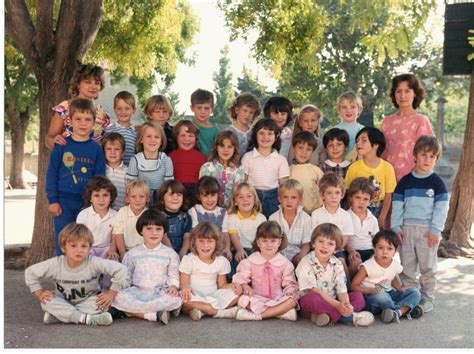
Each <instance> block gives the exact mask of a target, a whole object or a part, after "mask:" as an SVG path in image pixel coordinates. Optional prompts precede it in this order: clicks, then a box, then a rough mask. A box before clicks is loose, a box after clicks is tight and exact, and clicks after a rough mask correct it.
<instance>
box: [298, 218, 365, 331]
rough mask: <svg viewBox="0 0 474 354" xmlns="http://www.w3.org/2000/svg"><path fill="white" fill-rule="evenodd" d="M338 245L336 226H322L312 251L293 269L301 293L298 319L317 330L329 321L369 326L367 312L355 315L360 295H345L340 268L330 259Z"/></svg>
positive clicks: (360, 305)
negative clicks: (306, 318) (308, 320)
mask: <svg viewBox="0 0 474 354" xmlns="http://www.w3.org/2000/svg"><path fill="white" fill-rule="evenodd" d="M341 243H342V234H341V231H340V230H339V228H338V227H337V226H336V225H334V224H330V223H324V224H321V225H319V226H318V227H316V228H315V229H314V231H313V234H312V235H311V245H312V246H313V248H314V251H313V252H311V253H309V254H308V255H307V256H306V257H304V258H303V259H302V260H301V262H300V264H298V267H297V268H296V276H297V277H298V284H299V288H300V290H301V291H303V292H304V295H303V296H302V297H301V298H300V306H301V312H302V315H303V316H304V317H310V318H311V321H312V322H313V323H314V324H316V326H319V327H324V326H327V325H328V324H329V323H330V322H331V321H332V322H333V323H335V322H338V321H339V322H342V323H346V324H354V325H356V326H370V325H371V324H372V323H373V322H374V316H373V315H372V314H371V313H370V312H367V311H362V312H359V311H361V310H362V309H363V308H364V305H365V303H364V297H363V295H362V294H361V293H360V292H350V293H348V292H347V286H346V276H345V272H344V268H343V266H342V264H341V262H340V261H339V260H338V259H337V258H336V257H335V256H334V252H335V251H336V249H338V248H340V247H341Z"/></svg>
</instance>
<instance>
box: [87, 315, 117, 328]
mask: <svg viewBox="0 0 474 354" xmlns="http://www.w3.org/2000/svg"><path fill="white" fill-rule="evenodd" d="M113 321H114V320H113V319H112V315H111V314H110V313H109V312H102V313H98V314H97V315H91V319H90V322H89V325H91V326H108V325H111V324H112V322H113Z"/></svg>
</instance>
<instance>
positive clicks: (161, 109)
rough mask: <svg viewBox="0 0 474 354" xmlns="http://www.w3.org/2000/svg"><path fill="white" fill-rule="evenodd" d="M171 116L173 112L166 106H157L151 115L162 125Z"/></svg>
mask: <svg viewBox="0 0 474 354" xmlns="http://www.w3.org/2000/svg"><path fill="white" fill-rule="evenodd" d="M170 117H171V112H170V111H169V110H168V109H167V108H166V107H165V106H156V107H155V109H154V110H153V112H151V115H150V119H151V120H152V121H154V122H157V123H159V124H160V125H161V126H164V125H165V124H166V122H167V121H168V120H169V119H170Z"/></svg>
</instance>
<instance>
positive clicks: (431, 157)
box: [415, 151, 438, 175]
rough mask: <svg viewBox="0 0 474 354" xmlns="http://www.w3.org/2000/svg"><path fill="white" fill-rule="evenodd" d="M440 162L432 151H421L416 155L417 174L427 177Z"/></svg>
mask: <svg viewBox="0 0 474 354" xmlns="http://www.w3.org/2000/svg"><path fill="white" fill-rule="evenodd" d="M436 161H438V156H437V155H436V154H435V153H434V152H432V151H420V152H418V153H417V154H416V155H415V172H416V173H417V174H419V175H426V174H427V173H429V172H431V171H432V170H433V168H434V167H435V165H436Z"/></svg>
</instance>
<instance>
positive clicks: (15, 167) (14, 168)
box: [5, 102, 31, 189]
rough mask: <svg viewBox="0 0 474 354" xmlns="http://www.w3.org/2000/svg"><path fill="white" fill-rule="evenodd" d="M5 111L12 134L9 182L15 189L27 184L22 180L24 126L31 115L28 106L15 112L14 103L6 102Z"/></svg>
mask: <svg viewBox="0 0 474 354" xmlns="http://www.w3.org/2000/svg"><path fill="white" fill-rule="evenodd" d="M5 113H6V116H7V119H8V124H9V125H10V130H11V136H12V160H11V166H10V167H11V169H10V180H9V182H10V185H11V186H12V187H13V188H15V189H25V188H27V186H26V184H25V183H24V181H23V159H24V156H25V146H24V145H25V134H26V127H27V126H28V122H29V120H30V117H31V112H30V107H27V108H26V110H25V111H24V112H17V111H16V110H15V106H14V103H13V102H7V104H6V105H5ZM17 115H18V116H17Z"/></svg>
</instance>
